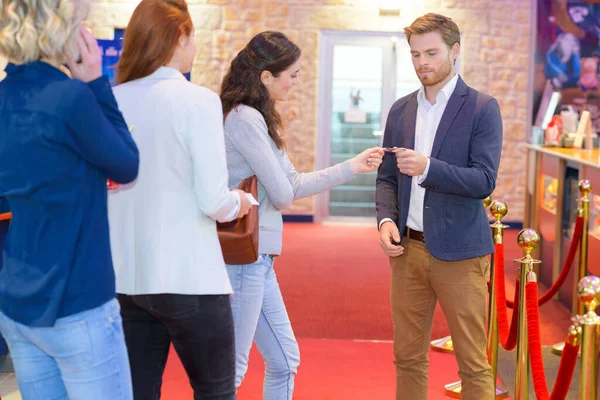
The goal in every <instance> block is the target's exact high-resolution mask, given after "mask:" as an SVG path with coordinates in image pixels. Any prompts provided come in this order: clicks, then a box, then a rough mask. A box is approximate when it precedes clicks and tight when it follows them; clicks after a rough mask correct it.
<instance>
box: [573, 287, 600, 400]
mask: <svg viewBox="0 0 600 400" xmlns="http://www.w3.org/2000/svg"><path fill="white" fill-rule="evenodd" d="M577 295H578V298H579V303H580V304H581V305H582V306H583V307H584V310H587V312H585V313H581V315H580V316H578V317H577V322H578V324H579V326H581V364H580V378H579V380H580V381H579V400H597V398H598V334H599V333H600V317H599V316H598V314H596V307H598V305H600V278H598V277H597V276H586V277H585V278H583V279H582V280H581V281H579V283H578V285H577Z"/></svg>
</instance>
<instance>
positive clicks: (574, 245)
mask: <svg viewBox="0 0 600 400" xmlns="http://www.w3.org/2000/svg"><path fill="white" fill-rule="evenodd" d="M582 234H583V217H577V219H576V220H575V230H574V232H573V240H572V241H571V247H569V253H568V254H567V258H566V259H565V263H564V265H563V267H562V269H561V271H560V275H559V276H558V279H556V282H554V283H553V284H552V286H551V287H550V289H548V290H547V291H546V293H544V294H543V295H542V297H540V298H539V299H538V305H539V306H542V305H544V304H545V303H546V302H548V300H550V299H551V298H552V297H554V295H555V294H556V293H557V292H558V290H559V289H560V288H561V287H562V285H563V283H565V279H567V276H568V275H569V272H570V271H571V269H573V261H574V260H575V256H576V255H577V249H578V248H579V242H580V241H581V236H582ZM506 307H508V308H514V303H513V302H512V301H510V300H507V301H506Z"/></svg>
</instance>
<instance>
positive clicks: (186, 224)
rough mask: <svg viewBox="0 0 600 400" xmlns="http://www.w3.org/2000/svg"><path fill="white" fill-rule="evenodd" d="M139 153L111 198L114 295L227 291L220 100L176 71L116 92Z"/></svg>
mask: <svg viewBox="0 0 600 400" xmlns="http://www.w3.org/2000/svg"><path fill="white" fill-rule="evenodd" d="M114 93H115V97H116V99H117V102H118V104H119V108H120V110H121V112H122V113H123V116H124V117H125V121H126V122H127V124H128V125H129V127H130V129H132V136H133V139H134V140H135V142H136V144H137V146H138V149H139V152H140V168H139V174H138V178H137V180H136V181H135V182H133V183H132V184H129V185H122V186H120V187H119V188H118V189H117V190H116V191H112V192H110V193H109V196H108V197H109V222H110V239H111V248H112V255H113V262H114V267H115V274H116V284H117V292H118V293H123V294H129V295H135V294H158V293H175V294H196V295H202V294H228V293H231V292H232V288H231V285H230V283H229V278H228V276H227V271H226V269H225V263H224V261H223V255H222V253H221V247H220V245H219V240H218V236H217V229H216V222H215V220H219V221H229V220H232V219H234V218H235V216H236V215H237V212H238V210H239V203H240V199H239V195H238V194H237V193H235V192H231V191H230V190H229V188H228V187H227V184H228V180H229V176H228V173H227V164H226V159H225V143H224V135H223V112H222V109H221V101H220V99H219V97H218V96H217V95H216V94H215V93H213V92H211V91H210V90H208V89H206V88H203V87H201V86H197V85H194V84H192V83H190V82H188V81H187V80H186V79H185V77H184V76H183V75H182V74H181V73H180V72H179V71H177V70H175V69H172V68H167V67H161V68H159V69H158V70H157V71H156V72H154V73H153V74H151V75H149V76H147V77H145V78H142V79H138V80H135V81H131V82H128V83H125V84H122V85H119V86H117V87H115V88H114Z"/></svg>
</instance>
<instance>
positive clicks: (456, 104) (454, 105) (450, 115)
mask: <svg viewBox="0 0 600 400" xmlns="http://www.w3.org/2000/svg"><path fill="white" fill-rule="evenodd" d="M466 96H467V85H466V84H465V82H464V81H463V80H462V78H461V77H458V82H456V88H455V89H454V92H453V93H452V96H450V99H449V100H448V105H447V106H446V109H445V110H444V114H443V115H442V119H441V121H440V125H439V126H438V129H437V132H436V133H435V139H434V140H433V147H432V148H431V157H433V158H436V157H437V155H438V153H439V151H440V148H441V147H442V143H443V141H444V138H445V137H446V133H448V128H450V125H451V124H452V122H453V121H454V118H456V115H457V114H458V111H459V110H460V109H461V107H462V105H463V104H464V102H465V97H466ZM413 140H414V135H413ZM413 145H414V142H413Z"/></svg>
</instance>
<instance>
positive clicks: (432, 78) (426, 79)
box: [417, 60, 454, 87]
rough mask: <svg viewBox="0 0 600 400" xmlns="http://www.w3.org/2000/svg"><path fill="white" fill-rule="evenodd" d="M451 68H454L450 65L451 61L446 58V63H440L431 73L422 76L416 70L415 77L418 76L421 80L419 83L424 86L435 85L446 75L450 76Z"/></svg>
mask: <svg viewBox="0 0 600 400" xmlns="http://www.w3.org/2000/svg"><path fill="white" fill-rule="evenodd" d="M453 70H454V68H453V65H452V61H450V60H448V62H447V63H445V64H444V65H442V66H441V67H440V69H439V70H437V71H434V72H433V74H429V75H425V76H423V75H421V74H420V73H418V72H417V77H418V78H419V80H420V81H421V84H423V86H425V87H428V86H435V85H437V84H438V83H440V82H443V81H444V79H446V78H447V77H448V76H450V74H452V71H453Z"/></svg>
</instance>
